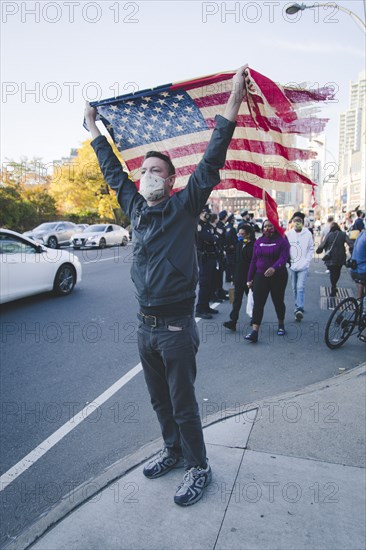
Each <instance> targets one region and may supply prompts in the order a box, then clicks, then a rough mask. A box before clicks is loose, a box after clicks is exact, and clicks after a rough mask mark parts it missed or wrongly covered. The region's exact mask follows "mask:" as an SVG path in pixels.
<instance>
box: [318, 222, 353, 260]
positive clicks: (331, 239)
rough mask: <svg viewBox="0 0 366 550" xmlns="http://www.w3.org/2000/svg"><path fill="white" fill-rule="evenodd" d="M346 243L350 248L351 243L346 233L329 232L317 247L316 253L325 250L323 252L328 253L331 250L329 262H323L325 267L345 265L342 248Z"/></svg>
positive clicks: (344, 255) (343, 249)
mask: <svg viewBox="0 0 366 550" xmlns="http://www.w3.org/2000/svg"><path fill="white" fill-rule="evenodd" d="M333 243H334V245H333ZM346 243H347V244H348V246H349V247H351V248H352V246H353V244H352V241H351V239H350V238H349V237H348V235H346V233H344V232H343V231H338V230H337V231H329V233H328V234H327V236H326V237H325V239H324V241H323V242H322V243H320V245H319V246H318V248H317V250H316V253H317V254H320V253H321V252H323V250H325V252H329V250H330V249H332V252H331V258H330V260H326V261H324V263H325V265H326V266H327V267H329V266H332V265H340V266H342V265H344V264H345V263H346V250H345V248H344V245H345V244H346ZM332 247H333V248H332Z"/></svg>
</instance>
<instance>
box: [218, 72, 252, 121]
mask: <svg viewBox="0 0 366 550" xmlns="http://www.w3.org/2000/svg"><path fill="white" fill-rule="evenodd" d="M247 67H248V65H244V66H243V67H240V69H238V71H237V72H236V73H235V75H234V76H233V79H232V90H231V93H230V96H229V99H228V101H227V104H226V107H225V112H224V117H225V118H227V119H228V120H231V122H235V121H236V117H237V116H238V112H239V109H240V105H241V103H242V101H243V97H244V95H245V91H246V90H245V87H246V86H248V87H250V85H251V83H250V79H249V73H248V71H247V70H246V69H247Z"/></svg>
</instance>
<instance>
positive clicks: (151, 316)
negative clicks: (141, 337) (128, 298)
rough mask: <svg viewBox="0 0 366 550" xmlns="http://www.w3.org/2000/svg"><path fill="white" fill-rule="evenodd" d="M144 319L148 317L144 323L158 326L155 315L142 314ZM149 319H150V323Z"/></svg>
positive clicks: (153, 326)
mask: <svg viewBox="0 0 366 550" xmlns="http://www.w3.org/2000/svg"><path fill="white" fill-rule="evenodd" d="M144 319H149V321H148V322H147V323H146V324H147V325H148V326H149V327H152V328H156V327H157V326H158V318H157V317H156V316H155V315H144ZM150 320H151V321H152V322H151V323H150Z"/></svg>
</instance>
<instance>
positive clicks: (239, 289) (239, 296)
mask: <svg viewBox="0 0 366 550" xmlns="http://www.w3.org/2000/svg"><path fill="white" fill-rule="evenodd" d="M244 292H245V294H248V287H247V285H245V284H241V285H240V284H239V285H238V284H236V285H235V292H234V302H233V309H232V310H231V313H230V319H231V320H232V321H234V323H236V322H237V321H238V319H239V312H240V308H241V304H242V303H243V296H244Z"/></svg>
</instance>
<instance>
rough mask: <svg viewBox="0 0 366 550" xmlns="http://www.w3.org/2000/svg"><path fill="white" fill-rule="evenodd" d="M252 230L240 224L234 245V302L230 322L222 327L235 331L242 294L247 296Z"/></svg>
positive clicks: (253, 239) (253, 238)
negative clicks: (236, 242) (236, 241)
mask: <svg viewBox="0 0 366 550" xmlns="http://www.w3.org/2000/svg"><path fill="white" fill-rule="evenodd" d="M254 241H255V237H254V230H253V228H252V226H251V225H248V224H241V226H240V229H238V244H237V245H236V263H235V271H234V287H235V292H234V302H233V308H232V310H231V313H230V321H225V323H223V325H224V327H226V328H228V329H230V330H236V323H237V322H238V319H239V312H240V308H241V304H242V301H243V296H244V293H245V294H246V295H247V296H248V292H249V289H248V286H247V278H248V271H249V265H250V262H251V259H252V256H253V247H254Z"/></svg>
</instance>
